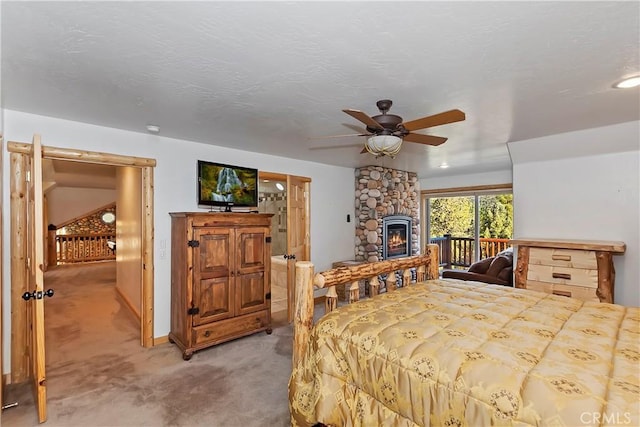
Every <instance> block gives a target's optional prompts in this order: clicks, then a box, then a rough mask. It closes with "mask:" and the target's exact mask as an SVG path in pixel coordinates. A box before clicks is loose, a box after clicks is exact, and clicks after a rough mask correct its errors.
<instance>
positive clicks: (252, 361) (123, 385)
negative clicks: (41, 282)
mask: <svg viewBox="0 0 640 427" xmlns="http://www.w3.org/2000/svg"><path fill="white" fill-rule="evenodd" d="M114 285H115V263H114V262H108V263H96V264H93V265H86V266H72V267H60V268H57V269H54V270H52V271H50V272H47V273H46V276H45V288H53V289H55V292H56V294H55V296H54V297H53V298H51V299H47V301H46V305H45V307H46V309H45V324H46V351H47V363H46V367H47V390H48V421H47V423H46V425H47V426H65V427H68V426H83V427H88V426H225V427H226V426H230V427H234V426H265V425H266V426H288V425H290V422H289V408H288V400H287V382H288V379H289V375H290V373H291V351H292V328H291V326H290V325H287V324H286V316H285V317H283V316H282V315H281V314H278V315H276V316H274V318H275V319H274V331H273V334H271V335H267V334H265V333H264V332H261V333H257V334H254V335H251V336H248V337H245V338H241V339H237V340H234V341H231V342H228V343H225V344H221V345H218V346H215V347H211V348H209V349H206V350H202V351H199V352H197V353H195V354H194V355H193V357H192V358H191V360H190V361H187V362H185V361H183V360H182V354H181V352H180V351H179V350H178V348H177V347H176V346H174V345H172V344H169V343H166V344H161V345H158V346H156V347H153V348H151V349H145V348H142V347H141V346H140V338H139V336H140V335H139V325H138V323H137V320H135V318H134V317H133V316H132V315H131V314H130V313H129V311H128V310H127V308H126V307H125V306H124V304H123V303H122V302H121V301H120V299H119V298H118V297H117V296H116V293H115V288H114ZM11 402H18V406H17V407H15V408H11V409H7V410H5V411H4V412H3V413H2V424H3V425H4V426H36V425H38V421H37V416H36V410H35V407H34V403H33V399H32V397H31V389H30V386H29V384H28V383H24V384H22V385H10V386H8V387H7V389H6V390H5V402H4V404H7V403H11Z"/></svg>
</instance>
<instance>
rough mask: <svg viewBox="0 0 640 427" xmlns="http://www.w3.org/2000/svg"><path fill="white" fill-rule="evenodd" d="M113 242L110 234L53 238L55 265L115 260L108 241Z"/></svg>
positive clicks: (113, 239)
mask: <svg viewBox="0 0 640 427" xmlns="http://www.w3.org/2000/svg"><path fill="white" fill-rule="evenodd" d="M110 240H111V241H115V240H116V235H115V234H112V233H100V234H63V235H57V236H55V253H56V264H68V263H77V262H89V261H103V260H109V259H116V253H115V251H114V250H111V249H109V246H108V245H107V242H108V241H110Z"/></svg>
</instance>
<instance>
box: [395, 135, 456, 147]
mask: <svg viewBox="0 0 640 427" xmlns="http://www.w3.org/2000/svg"><path fill="white" fill-rule="evenodd" d="M447 139H448V138H443V137H441V136H434V135H422V134H420V133H410V134H407V135H405V136H404V141H407V142H417V143H418V144H426V145H433V146H438V145H440V144H443V143H444V142H445V141H446V140H447Z"/></svg>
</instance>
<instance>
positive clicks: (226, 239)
mask: <svg viewBox="0 0 640 427" xmlns="http://www.w3.org/2000/svg"><path fill="white" fill-rule="evenodd" d="M195 234H196V236H195V240H197V241H198V243H199V244H198V246H197V247H196V248H195V249H196V251H195V256H196V261H197V262H198V267H199V268H198V271H199V274H200V275H201V276H202V277H203V278H205V277H207V278H209V277H224V276H228V275H229V274H230V273H231V271H232V269H233V265H232V263H233V258H232V253H231V252H232V246H231V238H232V236H231V234H230V232H229V230H218V229H200V230H197V231H196V233H195Z"/></svg>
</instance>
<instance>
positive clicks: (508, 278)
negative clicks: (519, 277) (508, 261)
mask: <svg viewBox="0 0 640 427" xmlns="http://www.w3.org/2000/svg"><path fill="white" fill-rule="evenodd" d="M498 279H500V280H503V281H505V282H507V283H508V284H512V283H513V268H503V269H502V271H500V273H498Z"/></svg>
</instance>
